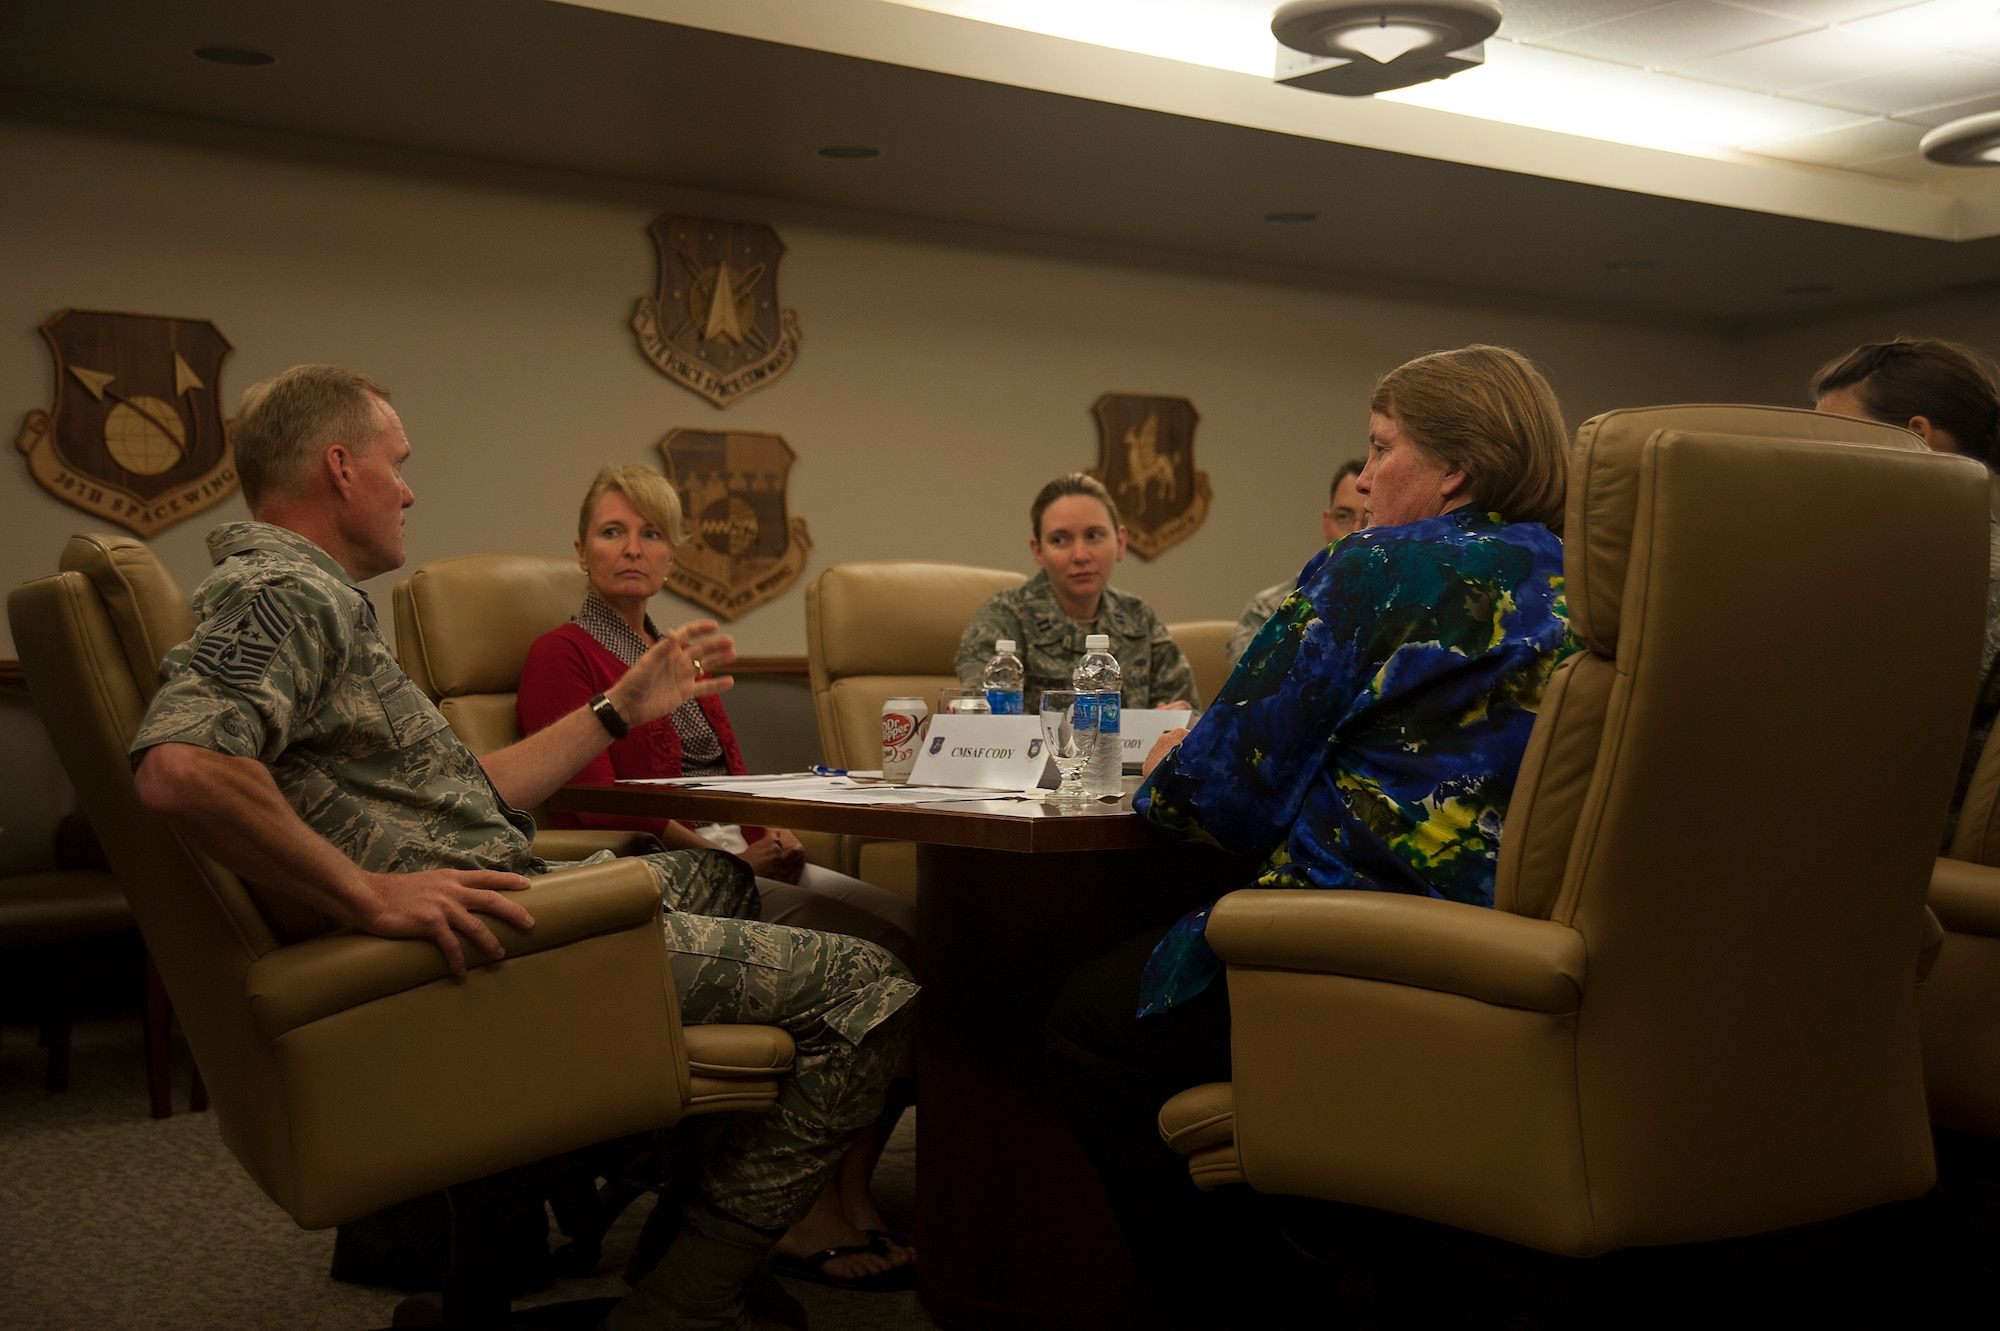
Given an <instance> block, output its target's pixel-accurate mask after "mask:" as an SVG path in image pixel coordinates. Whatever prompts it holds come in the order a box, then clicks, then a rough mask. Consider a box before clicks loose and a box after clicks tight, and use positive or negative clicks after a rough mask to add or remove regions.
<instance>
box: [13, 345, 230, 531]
mask: <svg viewBox="0 0 2000 1331" xmlns="http://www.w3.org/2000/svg"><path fill="white" fill-rule="evenodd" d="M42 336H43V337H44V338H46V339H47V340H48V344H49V350H50V351H51V352H53V353H54V354H55V360H56V401H55V406H54V407H53V408H52V409H50V410H48V411H41V410H36V411H30V412H29V413H28V415H27V418H26V419H25V420H23V421H22V422H21V433H20V435H19V436H18V437H17V438H16V439H15V441H14V442H15V446H16V447H17V448H19V449H20V450H21V452H22V453H24V454H26V455H27V458H28V471H29V472H30V474H32V475H33V476H34V478H35V479H36V480H37V481H39V482H40V483H41V485H42V487H43V488H44V489H46V490H47V491H48V492H49V493H50V494H52V495H54V496H55V497H56V498H58V499H60V500H63V501H64V502H65V503H70V504H74V505H76V507H78V508H80V509H82V510H83V511H84V512H86V513H92V514H95V515H96V516H98V517H101V518H109V519H111V521H113V522H116V523H118V524H120V525H121V526H124V527H127V528H129V529H130V530H132V531H133V532H135V533H137V534H138V535H140V536H142V537H144V536H151V535H153V534H154V533H156V532H159V531H161V530H163V529H165V528H167V527H170V526H172V525H173V524H174V523H176V522H179V521H180V520H181V519H182V518H186V517H192V516H193V515H194V514H196V513H199V512H201V511H202V510H203V509H205V508H209V507H211V506H213V505H215V504H218V503H220V502H222V501H223V500H224V499H227V498H228V497H229V496H230V495H232V494H234V493H235V492H236V459H235V455H234V454H233V453H232V452H231V451H230V447H229V426H228V423H227V422H226V421H224V420H223V418H222V406H221V403H220V401H219V400H218V397H217V389H218V387H219V385H220V381H221V378H222V362H223V361H224V360H225V359H227V357H228V356H229V352H230V349H231V348H230V346H229V341H228V339H226V338H225V337H223V336H222V334H221V332H219V331H218V330H217V329H216V327H215V325H214V324H212V323H210V322H209V321H208V320H206V319H170V318H166V317H163V316H160V315H151V314H115V313H112V312H109V311H106V310H64V311H63V312H62V313H61V314H58V315H56V316H55V317H54V318H53V319H50V320H49V321H48V322H47V323H45V324H43V325H42Z"/></svg>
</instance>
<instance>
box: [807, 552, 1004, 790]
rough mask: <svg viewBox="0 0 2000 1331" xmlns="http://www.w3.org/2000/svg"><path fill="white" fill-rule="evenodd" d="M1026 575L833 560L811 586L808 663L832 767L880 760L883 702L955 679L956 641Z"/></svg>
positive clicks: (933, 694)
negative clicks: (990, 601)
mask: <svg viewBox="0 0 2000 1331" xmlns="http://www.w3.org/2000/svg"><path fill="white" fill-rule="evenodd" d="M1026 581H1027V579H1026V578H1025V577H1023V576H1022V575H1021V574H1019V573H1010V572H1007V571H1005V570H1002V569H992V568H967V567H965V566H963V565H959V564H918V563H904V562H896V563H881V564H835V565H834V566H833V567H832V568H829V569H828V570H826V572H824V573H822V574H820V575H819V576H818V577H817V578H814V579H813V581H812V585H811V586H809V587H807V588H806V659H807V661H808V663H809V664H810V665H811V667H812V689H813V707H814V710H815V711H816V713H817V714H818V717H819V737H820V745H821V747H822V749H823V750H824V751H825V753H826V761H827V762H828V763H829V764H831V765H832V766H835V767H852V768H856V769H872V768H875V767H879V766H880V765H881V762H882V703H883V701H884V700H885V699H888V698H897V697H903V696H906V695H907V696H911V697H918V698H922V699H924V700H925V702H927V703H929V704H930V705H931V707H933V708H935V707H936V706H937V696H938V690H940V689H943V688H948V687H950V686H951V685H954V684H956V683H958V674H957V671H956V669H955V668H954V666H953V664H952V662H953V658H954V657H956V656H957V654H958V639H959V635H960V634H962V633H964V632H965V626H966V624H967V623H969V622H970V621H971V619H972V616H973V615H974V614H975V613H976V612H977V611H978V609H979V607H980V606H982V605H984V604H985V603H986V598H987V597H989V596H991V595H993V593H995V592H999V591H1005V590H1006V589H1007V588H1009V587H1018V586H1020V585H1021V584H1022V583H1023V582H1026Z"/></svg>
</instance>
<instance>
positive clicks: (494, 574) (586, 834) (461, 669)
mask: <svg viewBox="0 0 2000 1331" xmlns="http://www.w3.org/2000/svg"><path fill="white" fill-rule="evenodd" d="M585 585H586V584H585V582H584V577H583V573H582V571H581V570H579V569H578V568H577V567H576V563H575V561H574V560H565V559H556V558H552V557H550V556H547V555H461V556H459V557H458V558H456V559H434V560H432V561H431V562H430V563H428V564H420V565H418V566H417V567H416V568H415V569H414V570H412V571H411V573H410V576H409V577H407V578H404V579H403V580H402V581H401V582H399V583H397V584H396V589H395V592H394V593H393V597H392V599H393V600H394V603H395V612H396V660H397V662H398V663H399V664H400V665H401V666H402V667H403V670H404V673H406V674H408V675H409V677H410V678H411V679H412V680H414V681H415V682H416V685H417V687H418V688H419V689H422V690H423V693H424V696H425V697H427V698H429V699H430V700H431V701H432V702H434V703H436V704H437V707H438V710H439V711H440V712H443V713H444V719H445V720H447V721H449V722H450V723H451V728H452V730H453V732H455V733H456V734H457V735H458V737H459V738H460V739H461V740H463V741H465V747H466V748H468V749H471V750H472V751H473V752H474V753H476V754H481V755H484V754H488V753H491V752H493V750H495V749H504V748H506V747H507V746H508V745H509V744H512V743H513V742H514V741H516V740H518V739H520V738H521V723H520V721H519V719H518V718H517V717H516V715H515V712H514V695H515V694H516V693H517V692H518V691H519V689H520V687H521V667H522V666H523V665H524V664H525V663H526V662H527V659H528V649H529V648H530V647H532V646H534V645H535V639H537V638H539V637H541V636H542V635H543V634H544V633H547V632H548V631H549V630H551V629H553V628H557V627H559V626H561V625H562V624H565V623H567V622H568V621H569V619H570V617H571V616H573V615H574V614H576V608H577V607H578V606H580V605H582V604H583V593H584V589H585ZM528 812H530V813H532V814H533V815H534V817H535V823H536V825H537V826H539V827H540V828H541V829H542V830H541V831H540V832H539V833H537V834H536V836H535V853H536V854H537V855H539V856H541V857H542V858H543V859H545V860H581V859H587V858H588V857H590V856H591V855H594V854H596V853H597V852H598V851H601V850H610V851H613V852H615V853H617V854H620V855H630V854H634V853H637V852H640V851H644V850H650V849H653V848H654V847H653V845H652V843H651V841H650V839H649V838H647V837H645V836H644V835H643V834H641V833H636V832H599V831H585V830H580V829H575V828H552V827H550V826H549V812H548V810H547V809H546V808H536V809H531V810H529V811H528Z"/></svg>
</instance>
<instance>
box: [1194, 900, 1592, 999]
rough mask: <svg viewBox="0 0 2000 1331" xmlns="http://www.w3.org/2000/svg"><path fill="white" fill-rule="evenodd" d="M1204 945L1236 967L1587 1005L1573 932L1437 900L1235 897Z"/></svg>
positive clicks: (1219, 906)
mask: <svg viewBox="0 0 2000 1331" xmlns="http://www.w3.org/2000/svg"><path fill="white" fill-rule="evenodd" d="M1208 942H1209V946H1211V947H1213V948H1214V949H1215V952H1216V955H1217V956H1219V957H1221V958H1222V959H1223V960H1224V961H1225V962H1228V963H1229V964H1230V965H1232V966H1256V967H1262V968H1267V969H1274V970H1290V971H1308V972H1313V973H1318V974H1327V975H1347V976H1352V977H1354V978H1356V979H1363V980H1382V981H1385V982H1387V983H1389V984H1407V985H1412V986H1414V987H1416V988H1419V989H1435V990H1439V991H1441V992H1443V993H1448V994H1462V995H1464V996H1465V997H1467V998H1475V999H1478V1000H1479V1001H1480V1002H1482V1003H1493V1004H1496V1005H1498V1006H1500V1007H1511V1008H1525V1009H1527V1010H1529V1011H1533V1012H1556V1013H1562V1012H1574V1011H1576V1009H1577V1004H1578V1003H1579V1002H1580V1001H1581V1000H1582V997H1583V959H1584V945H1583V935H1582V934H1580V933H1578V932H1577V931H1576V930H1574V929H1571V928H1570V927H1568V926H1567V925H1562V924H1556V923H1554V922H1552V921H1549V920H1537V919H1531V918H1529V917H1528V916H1525V915H1512V914H1508V913H1507V912H1505V911H1496V910H1487V909H1485V908H1483V907H1480V906H1467V905H1464V904H1462V903H1460V902H1456V901H1439V900H1437V899H1435V898H1432V897H1413V896H1404V895H1402V894H1401V893H1397V892H1314V891H1302V890H1284V889H1276V888H1251V889H1247V890H1244V891H1241V892H1231V893H1230V894H1229V895H1228V896H1226V897H1224V898H1223V899H1222V900H1220V901H1218V902H1217V903H1216V904H1215V909H1214V911H1213V913H1211V914H1210V916H1209V919H1208Z"/></svg>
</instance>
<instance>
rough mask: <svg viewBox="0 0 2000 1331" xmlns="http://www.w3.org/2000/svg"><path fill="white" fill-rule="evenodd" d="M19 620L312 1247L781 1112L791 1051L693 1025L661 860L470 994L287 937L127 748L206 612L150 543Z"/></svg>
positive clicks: (212, 1067) (233, 1101)
mask: <svg viewBox="0 0 2000 1331" xmlns="http://www.w3.org/2000/svg"><path fill="white" fill-rule="evenodd" d="M62 567H63V569H64V571H63V572H61V573H59V574H58V575H56V576H54V577H50V578H42V579H39V580H36V581H33V582H29V583H26V584H24V585H22V586H21V587H18V588H16V589H15V590H14V591H13V592H12V594H11V595H10V596H9V597H8V614H9V618H10V620H11V622H12V625H13V630H14V638H15V642H16V643H17V644H18V646H19V650H20V652H21V658H22V664H23V665H24V666H25V667H26V670H27V674H28V678H29V681H30V683H31V685H32V686H33V688H34V690H35V695H36V698H37V699H38V701H39V703H40V705H41V706H42V708H43V714H44V716H45V717H46V718H47V721H48V726H49V731H50V734H51V736H52V737H53V739H54V741H55V745H56V749H57V752H58V754H59V755H60V757H61V759H62V762H63V765H64V768H65V769H66V770H67V771H68V773H69V776H70V779H71V780H72V781H73V782H74V783H75V786H76V789H77V792H78V796H79V798H80V800H81V801H82V803H83V806H84V808H85V811H86V812H87V813H88V815H89V817H90V819H91V822H92V823H93V824H94V825H95V826H96V827H98V828H100V829H103V831H104V832H105V833H106V835H104V837H103V842H104V848H105V851H106V853H107V855H108V856H109V858H110V861H111V865H112V868H113V870H114V871H115V872H116V873H117V875H118V878H119V881H120V882H121V883H122V884H123V885H124V887H125V890H126V893H127V895H128V896H129V897H130V900H131V906H132V913H133V915H134V917H135V918H136V919H137V921H138V924H139V928H140V931H141V933H143V934H144V936H145V940H146V945H147V947H148V948H149V949H150V950H151V952H152V955H153V957H154V958H155V960H156V961H157V962H158V965H159V969H160V973H161V975H162V976H163V977H164V979H165V981H166V986H167V990H168V992H169V994H170V995H171V997H172V999H173V1003H174V1007H175V1009H176V1010H177V1011H178V1012H179V1013H180V1016H181V1019H182V1024H183V1026H184V1027H185V1029H186V1032H187V1037H188V1042H189V1044H190V1045H191V1046H192V1047H193V1049H194V1053H195V1058H196V1060H197V1061H198V1063H199V1064H200V1066H201V1069H202V1072H203V1074H204V1076H205V1078H206V1079H207V1081H208V1083H209V1086H210V1088H211V1090H212V1092H213V1096H214V1104H215V1112H216V1115H217V1117H218V1120H219V1123H220V1127H221V1130H222V1137H223V1140H224V1141H225V1142H226V1143H227V1144H228V1145H229V1148H230V1150H231V1151H232V1152H234V1153H235V1155H236V1157H237V1159H238V1160H240V1161H241V1162H242V1164H243V1166H244V1168H245V1169H246V1170H248V1171H249V1173H250V1175H251V1177H252V1178H253V1179H255V1180H256V1182H257V1184H258V1186H259V1187H261V1188H263V1190H264V1191H265V1192H266V1193H267V1194H268V1195H269V1196H270V1197H271V1198H272V1200H273V1201H275V1202H277V1203H278V1205H280V1206H281V1207H283V1208H284V1209H285V1210H286V1211H287V1212H289V1213H290V1214H291V1215H292V1217H293V1218H294V1219H296V1220H297V1221H298V1222H299V1223H300V1224H301V1225H303V1226H305V1227H307V1228H321V1227H325V1226H329V1225H335V1224H340V1223H343V1222H345V1221H347V1220H351V1219H354V1218H356V1217H359V1216H362V1215H365V1214H368V1213H369V1212H372V1211H375V1210H378V1209H380V1208H381V1207H382V1206H384V1205H386V1204H388V1203H390V1202H394V1201H399V1200H402V1199H404V1198H407V1197H412V1196H415V1195H418V1194H421V1193H425V1192H429V1191H431V1190H433V1189H436V1188H439V1187H444V1186H449V1185H453V1184H458V1183H462V1182H465V1181H467V1180H471V1179H475V1178H481V1177H484V1176H487V1175H491V1174H494V1173H496V1172H497V1171H501V1170H505V1169H510V1168H513V1167H515V1166H518V1165H521V1164H523V1163H524V1162H527V1161H530V1160H535V1159H539V1158H541V1157H544V1156H550V1155H556V1154H559V1153H562V1152H565V1151H569V1150H572V1149H576V1148H579V1147H582V1146H585V1145H588V1144H591V1143H595V1142H599V1141H604V1140H607V1139H610V1138H615V1137H618V1136H621V1135H624V1134H629V1133H634V1132H639V1131H645V1130H650V1129H653V1128H657V1127H661V1126H664V1125H667V1124H671V1123H674V1122H676V1121H677V1120H679V1119H680V1118H681V1117H682V1116H683V1115H685V1114H688V1113H694V1112H700V1111H702V1110H705V1109H738V1108H754V1107H760V1106H767V1105H769V1104H770V1103H772V1102H773V1101H774V1100H775V1097H776V1092H777V1084H776V1080H775V1074H777V1073H778V1072H780V1071H782V1070H783V1069H785V1068H786V1067H788V1066H789V1064H790V1060H791V1057H792V1044H791V1039H790V1037H789V1036H787V1035H786V1034H785V1033H784V1032H782V1031H779V1030H776V1029H774V1028H768V1027H754V1026H711V1027H694V1028H690V1029H688V1030H687V1031H685V1032H684V1031H683V1030H682V1028H681V1025H680V1017H679V1011H678V1007H677V1004H676V1000H675V994H674V987H673V983H672V978H671V976H670V974H669V972H668V969H667V956H666V949H665V940H664V937H663V934H662V931H661V929H660V927H659V909H660V908H659V897H658V893H657V891H656V890H655V888H654V886H653V882H652V878H651V875H650V874H649V873H648V872H647V871H646V869H645V868H644V866H643V865H640V864H637V863H635V862H631V861H616V862H610V863H606V864H603V865H598V866H594V867H592V868H588V869H578V870H574V871H571V872H568V873H563V874H558V875H551V876H549V877H548V878H545V879H543V880H542V881H540V882H538V883H537V884H536V885H535V886H534V887H532V888H530V889H529V890H527V891H526V892H524V893H522V894H521V895H522V898H523V901H524V904H525V905H527V906H528V908H529V909H530V910H531V911H532V912H533V913H534V916H535V920H536V924H535V927H534V928H533V929H532V930H530V931H528V932H526V933H521V932H519V931H516V930H512V929H510V928H508V927H507V926H505V925H503V924H501V923H499V922H498V921H494V922H493V928H494V932H495V933H496V934H498V935H499V937H500V938H501V940H502V942H503V943H504V945H505V947H506V949H507V957H506V958H505V959H504V960H503V961H500V962H497V963H487V964H476V965H473V966H472V967H471V970H470V972H469V974H468V975H467V976H466V977H465V978H464V979H463V980H454V979H452V978H451V977H450V976H449V975H448V974H447V973H446V971H445V969H444V964H443V961H442V959H441V957H440V956H439V954H438V952H437V950H436V949H435V948H434V947H432V946H430V945H429V944H428V943H423V942H416V941H392V940H388V939H382V938H373V937H368V936H364V935H360V934H355V933H352V932H348V931H345V930H341V931H336V932H332V933H327V934H322V935H320V936H318V937H312V938H307V939H304V940H302V941H296V942H287V941H285V940H284V938H283V936H282V933H281V931H280V929H279V928H278V927H277V926H276V925H275V924H274V921H273V918H272V917H271V916H270V915H268V914H267V913H266V911H265V910H263V909H261V908H260V907H259V904H258V901H257V899H256V898H255V896H254V895H253V890H252V889H251V888H250V887H249V886H248V885H246V884H245V883H244V882H243V881H242V880H240V879H238V878H237V877H236V875H235V874H233V873H231V872H230V871H228V870H227V869H224V868H223V867H221V866H220V865H218V864H216V863H215V862H214V861H213V860H211V859H209V858H208V857H207V856H206V855H205V854H203V853H202V852H201V851H200V850H198V849H197V848H196V847H195V846H194V845H193V844H191V843H190V842H189V841H187V840H186V839H185V838H184V837H183V836H182V835H181V833H180V832H179V831H178V830H177V829H176V828H175V827H173V826H172V825H171V824H169V823H167V822H166V821H165V820H163V819H160V818H156V817H154V816H153V815H152V814H150V813H148V812H147V811H146V810H145V809H144V808H143V807H142V806H141V805H140V803H139V800H138V794H137V791H136V788H135V786H134V783H133V780H132V771H131V764H130V762H129V760H128V758H127V754H126V748H127V745H128V744H129V743H130V741H131V737H132V735H133V734H134V732H135V731H136V728H137V726H138V723H139V721H140V718H141V717H142V716H143V714H144V712H145V708H146V703H147V701H148V699H149V698H150V697H151V695H152V694H153V692H154V690H155V687H156V683H155V681H156V677H157V671H158V664H159V660H160V656H161V654H162V653H163V652H164V651H165V650H166V648H167V647H168V646H169V645H171V644H173V643H176V642H178V641H181V640H182V639H184V638H185V637H186V636H187V634H188V633H189V632H190V631H191V629H192V618H191V616H190V614H189V610H188V604H187V601H186V599H185V598H184V597H183V596H182V595H181V592H180V589H179V588H178V587H177V586H175V585H174V582H173V579H172V578H171V577H170V576H169V575H168V574H167V573H166V571H165V569H164V568H162V567H161V565H160V563H159V561H158V560H157V559H156V558H154V556H153V555H152V552H151V551H150V550H148V549H147V548H146V547H145V546H144V545H143V544H141V543H140V542H138V541H135V540H131V539H129V538H125V537H116V536H90V537H76V538H74V539H72V540H71V542H70V543H69V546H68V547H67V548H66V549H65V550H64V552H63V557H62Z"/></svg>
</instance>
